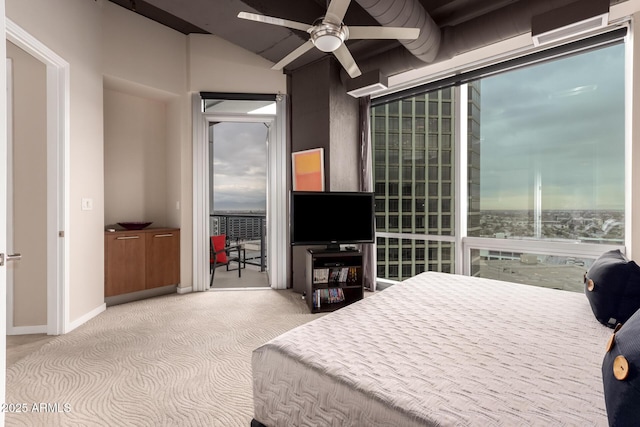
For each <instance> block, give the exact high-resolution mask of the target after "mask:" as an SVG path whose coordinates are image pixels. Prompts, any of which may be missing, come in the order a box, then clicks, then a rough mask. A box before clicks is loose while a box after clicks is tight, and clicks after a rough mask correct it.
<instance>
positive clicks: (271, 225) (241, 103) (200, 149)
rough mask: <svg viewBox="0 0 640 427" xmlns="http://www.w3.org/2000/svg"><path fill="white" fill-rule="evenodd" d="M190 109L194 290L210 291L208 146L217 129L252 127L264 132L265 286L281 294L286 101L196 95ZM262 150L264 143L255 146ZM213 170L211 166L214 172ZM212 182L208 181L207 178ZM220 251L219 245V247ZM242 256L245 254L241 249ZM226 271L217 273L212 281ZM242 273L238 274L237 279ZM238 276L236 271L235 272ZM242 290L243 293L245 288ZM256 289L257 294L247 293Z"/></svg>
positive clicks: (285, 272) (284, 253) (284, 277)
mask: <svg viewBox="0 0 640 427" xmlns="http://www.w3.org/2000/svg"><path fill="white" fill-rule="evenodd" d="M192 107H193V110H192V111H193V177H194V181H193V183H194V188H193V197H194V199H193V259H194V264H193V290H194V291H206V290H209V289H210V285H211V268H210V267H211V263H210V260H211V257H210V253H211V251H210V246H211V236H212V230H213V224H212V223H211V219H210V216H209V215H210V213H211V212H214V213H215V209H217V207H215V206H214V207H212V206H210V205H211V204H212V203H215V201H212V198H211V191H210V187H212V185H213V184H212V182H213V178H215V176H213V175H212V174H211V173H210V168H211V167H212V166H211V165H212V159H211V158H210V145H212V144H214V143H215V142H210V141H212V138H213V136H212V135H210V132H213V130H215V128H216V126H217V125H216V124H217V123H236V124H238V123H245V124H249V123H253V124H259V126H262V127H263V128H265V129H266V132H267V133H266V134H267V138H266V158H265V159H264V163H265V169H266V214H265V216H266V219H265V221H264V223H265V224H266V225H265V226H264V229H263V233H264V241H265V243H264V245H263V246H262V250H263V251H264V252H265V254H264V262H265V264H266V267H265V269H266V272H265V275H266V277H267V280H268V286H269V287H271V288H273V289H286V287H287V283H288V261H287V260H288V254H289V250H290V249H289V247H288V214H287V196H288V192H287V176H288V173H289V172H290V168H289V163H290V162H288V157H287V126H286V111H287V97H286V95H282V94H277V95H275V94H272V95H267V94H238V93H213V92H201V93H199V94H194V95H193V98H192ZM259 142H260V143H261V144H262V143H264V141H259ZM213 167H215V165H214V166H213ZM212 177H213V178H212ZM223 246H224V245H223ZM245 250H246V248H245ZM221 271H224V272H226V268H218V269H217V270H216V275H217V274H218V273H220V272H221ZM243 271H244V270H241V272H240V274H241V275H242V272H243ZM235 273H236V274H237V273H238V272H237V271H236V272H235ZM244 288H246V287H244ZM249 289H256V288H249Z"/></svg>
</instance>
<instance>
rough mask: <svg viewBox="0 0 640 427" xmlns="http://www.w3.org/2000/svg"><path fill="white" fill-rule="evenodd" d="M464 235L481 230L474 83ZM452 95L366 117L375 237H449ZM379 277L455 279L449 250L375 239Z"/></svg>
mask: <svg viewBox="0 0 640 427" xmlns="http://www.w3.org/2000/svg"><path fill="white" fill-rule="evenodd" d="M468 93H469V96H468V111H469V116H468V133H469V134H468V142H469V143H468V153H467V156H468V165H469V166H468V171H467V173H468V183H469V185H468V188H469V199H468V205H469V209H468V214H469V216H468V229H469V231H470V234H472V233H473V232H475V230H478V229H479V228H480V83H479V82H474V83H470V84H469V85H468ZM453 110H454V105H453V89H452V88H445V89H442V90H439V91H435V92H431V93H427V94H422V95H417V96H414V97H412V98H407V99H403V100H401V101H395V102H391V103H387V104H383V105H379V106H375V107H374V108H373V109H372V117H371V126H372V142H373V165H374V186H375V194H376V231H379V232H390V233H404V234H414V235H416V234H418V235H427V234H433V235H448V236H453V235H455V210H454V209H455V203H454V201H455V194H454V191H455V182H454V179H455V170H454V165H455V143H454V130H455V129H454V128H455V123H454V122H453V121H454V111H453ZM376 246H377V262H378V265H377V270H378V271H377V274H378V277H381V278H388V279H396V280H398V279H399V280H401V279H404V278H408V277H411V276H414V275H416V274H418V273H421V272H423V271H426V270H431V271H442V272H453V271H454V263H455V259H454V250H453V244H452V243H449V242H435V241H425V240H417V239H395V238H388V239H386V238H379V239H377V245H376Z"/></svg>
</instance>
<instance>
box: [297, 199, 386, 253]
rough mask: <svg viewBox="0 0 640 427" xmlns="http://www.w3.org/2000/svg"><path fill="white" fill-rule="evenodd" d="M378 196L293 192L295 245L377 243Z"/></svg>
mask: <svg viewBox="0 0 640 427" xmlns="http://www.w3.org/2000/svg"><path fill="white" fill-rule="evenodd" d="M374 220H375V218H374V194H373V193H365V192H323V191H293V192H292V193H291V244H292V245H328V246H329V245H330V246H333V247H335V246H336V245H340V244H345V243H373V242H374V237H375V227H374Z"/></svg>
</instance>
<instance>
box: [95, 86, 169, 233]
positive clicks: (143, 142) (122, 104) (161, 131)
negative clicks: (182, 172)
mask: <svg viewBox="0 0 640 427" xmlns="http://www.w3.org/2000/svg"><path fill="white" fill-rule="evenodd" d="M166 120H167V115H166V104H165V103H164V102H162V101H159V100H153V99H148V98H142V97H139V96H134V95H130V94H127V93H122V92H118V91H115V90H109V89H105V91H104V176H105V180H104V220H105V223H106V224H115V223H117V222H123V221H152V222H153V223H154V224H153V225H154V226H161V227H164V226H166V225H167V224H166V222H167V220H166V218H167V214H166V207H167V203H166V199H167V192H166V182H167V176H166V175H167V141H166V135H167V133H166V130H165V123H166Z"/></svg>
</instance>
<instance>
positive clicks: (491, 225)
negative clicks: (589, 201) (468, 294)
mask: <svg viewBox="0 0 640 427" xmlns="http://www.w3.org/2000/svg"><path fill="white" fill-rule="evenodd" d="M536 228H538V229H539V230H540V232H539V233H536ZM469 235H471V236H474V237H496V238H501V239H526V238H534V237H535V238H537V239H562V240H572V241H578V242H585V243H596V242H597V243H607V244H621V243H622V242H623V241H624V212H623V211H604V210H589V211H582V210H575V211H559V210H547V211H545V210H543V211H542V213H541V215H540V220H539V223H538V227H536V220H535V218H534V213H533V212H532V211H509V210H505V211H480V227H479V228H478V229H475V230H473V231H470V232H469Z"/></svg>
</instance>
